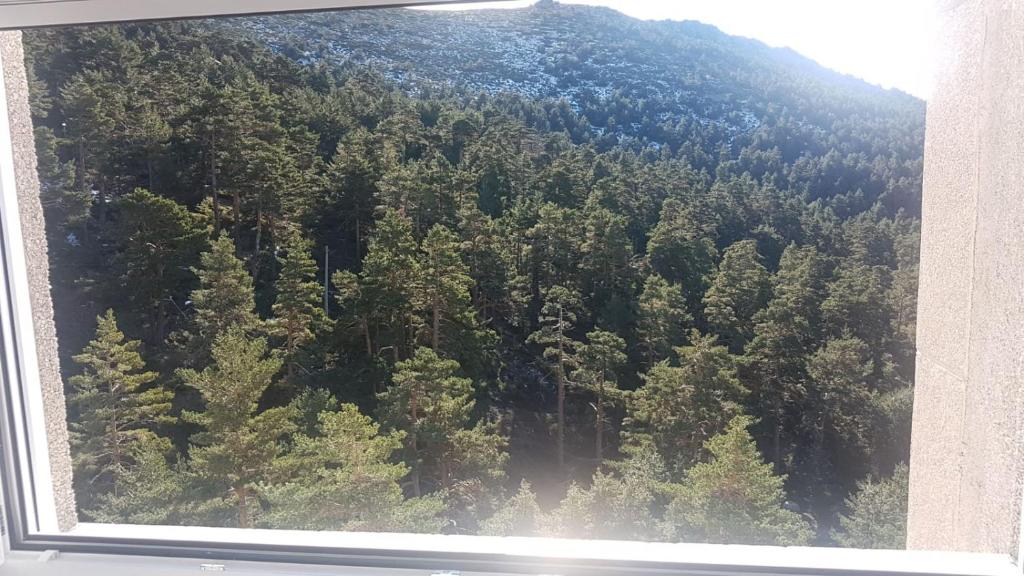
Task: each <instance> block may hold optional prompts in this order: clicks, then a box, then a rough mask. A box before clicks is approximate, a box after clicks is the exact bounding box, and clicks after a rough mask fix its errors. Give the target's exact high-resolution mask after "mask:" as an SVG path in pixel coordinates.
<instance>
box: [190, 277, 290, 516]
mask: <svg viewBox="0 0 1024 576" xmlns="http://www.w3.org/2000/svg"><path fill="white" fill-rule="evenodd" d="M243 272H244V271H243ZM211 356H212V359H213V362H212V364H211V365H210V366H207V367H206V368H205V369H203V370H202V371H201V372H197V371H195V370H191V369H182V370H178V377H179V378H180V379H181V380H182V382H184V383H185V385H187V386H190V387H192V388H195V389H196V390H198V391H199V392H200V394H201V395H202V397H203V400H204V402H205V407H204V408H203V411H201V412H191V411H189V412H185V413H183V414H182V417H183V418H184V420H185V421H186V422H189V423H192V424H196V425H198V426H199V427H200V428H201V431H200V432H197V433H196V434H194V435H193V436H192V439H191V448H190V450H189V457H190V458H191V462H192V468H193V470H194V471H195V473H196V475H197V476H198V477H199V478H201V479H202V480H203V481H205V482H208V483H210V484H212V485H214V486H217V487H220V488H222V489H223V490H225V491H229V492H230V494H231V501H232V503H233V506H234V507H235V509H236V511H237V526H238V527H240V528H250V527H252V526H253V522H254V519H255V518H256V516H257V512H258V502H259V501H258V499H257V485H258V484H259V483H261V482H265V481H267V480H268V478H269V477H270V474H271V472H272V470H273V467H274V465H275V463H276V462H277V460H278V458H279V457H280V456H281V450H282V448H281V444H280V442H281V439H282V438H283V437H285V436H286V435H288V434H289V433H291V432H292V431H293V430H294V429H295V424H294V422H293V417H294V415H295V408H294V407H291V406H286V407H279V408H268V409H265V410H260V409H259V401H260V398H261V397H262V396H263V393H264V392H265V391H266V390H267V388H268V387H270V385H271V383H272V382H273V380H274V376H275V375H276V374H277V373H278V372H279V371H280V369H281V360H280V359H278V358H277V357H276V356H273V355H268V354H267V341H266V340H265V339H263V338H251V337H249V336H248V334H247V333H246V332H245V331H244V330H243V329H242V327H241V326H240V325H235V326H233V327H231V328H229V329H228V330H227V331H225V332H222V333H220V334H219V335H218V336H217V339H216V340H215V341H214V343H213V349H212V350H211Z"/></svg>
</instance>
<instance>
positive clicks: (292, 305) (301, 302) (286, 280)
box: [271, 233, 329, 385]
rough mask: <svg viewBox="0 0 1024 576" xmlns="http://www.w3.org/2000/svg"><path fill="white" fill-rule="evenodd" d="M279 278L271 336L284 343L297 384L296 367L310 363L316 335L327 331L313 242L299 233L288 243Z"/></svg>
mask: <svg viewBox="0 0 1024 576" xmlns="http://www.w3.org/2000/svg"><path fill="white" fill-rule="evenodd" d="M285 246H286V248H285V249H286V252H285V254H284V256H283V257H280V258H279V260H280V261H281V273H280V275H279V276H278V278H277V282H276V283H275V287H276V288H277V299H276V300H275V301H274V305H273V307H272V310H273V313H274V320H273V322H272V325H271V331H272V333H273V334H274V335H275V336H277V337H279V338H282V339H283V340H284V343H283V348H282V350H283V352H284V362H285V370H286V372H287V374H288V379H289V381H290V382H289V384H292V385H294V382H291V380H293V379H294V377H295V374H296V370H297V368H299V367H301V366H302V364H303V362H304V361H306V360H307V358H308V355H309V353H310V352H311V350H310V348H311V346H312V344H313V343H314V341H315V340H316V338H317V335H318V334H320V333H323V332H325V331H326V330H327V329H328V324H329V320H328V318H327V314H326V312H325V311H324V309H323V292H324V289H323V286H321V285H320V283H319V282H317V279H316V277H317V266H316V261H314V260H313V256H312V254H311V253H310V252H311V250H312V246H311V244H310V242H309V241H308V240H306V239H304V238H302V237H301V236H299V235H298V234H297V233H296V234H294V235H293V237H292V238H290V239H289V240H288V241H287V242H286V244H285Z"/></svg>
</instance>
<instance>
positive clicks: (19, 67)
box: [0, 32, 78, 530]
mask: <svg viewBox="0 0 1024 576" xmlns="http://www.w3.org/2000/svg"><path fill="white" fill-rule="evenodd" d="M0 60H2V61H3V75H4V86H6V89H7V106H8V116H9V118H10V125H11V141H12V143H13V148H14V150H13V151H14V167H15V183H16V186H17V191H18V207H19V210H20V212H21V230H22V234H23V236H24V240H25V261H26V262H27V263H28V283H29V289H30V290H31V295H30V298H31V302H32V320H33V324H34V328H35V336H36V348H37V353H38V357H39V371H40V375H39V376H40V381H41V382H42V386H43V402H44V405H45V408H46V438H47V441H48V443H49V445H50V467H51V472H52V475H53V488H54V497H55V499H56V504H57V523H58V527H59V528H60V529H61V530H69V529H71V528H73V527H74V526H75V524H76V523H77V522H78V517H77V514H76V513H75V496H74V492H73V490H72V485H71V453H70V449H69V446H68V428H67V422H66V418H65V416H66V414H67V413H66V412H65V405H64V385H63V383H62V382H61V378H60V366H59V364H58V360H57V332H56V329H55V328H54V324H53V303H52V301H51V299H50V270H49V264H48V262H49V261H48V258H47V248H46V230H45V223H44V222H43V207H42V204H40V201H39V177H38V173H37V172H36V152H35V138H34V136H33V128H32V118H31V115H30V112H29V104H28V83H27V82H26V77H25V65H24V53H23V51H22V46H21V33H20V32H0Z"/></svg>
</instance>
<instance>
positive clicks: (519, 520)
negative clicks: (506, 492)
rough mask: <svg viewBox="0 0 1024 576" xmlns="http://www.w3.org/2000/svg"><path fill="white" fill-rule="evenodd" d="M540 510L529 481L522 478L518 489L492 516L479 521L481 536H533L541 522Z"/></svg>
mask: <svg viewBox="0 0 1024 576" xmlns="http://www.w3.org/2000/svg"><path fill="white" fill-rule="evenodd" d="M542 514H543V513H542V512H541V510H540V506H538V505H537V495H536V494H534V493H533V490H532V489H531V488H530V483H529V482H527V481H526V480H523V481H522V482H521V483H520V484H519V491H517V492H516V493H515V495H513V496H512V497H511V498H509V499H508V500H506V501H505V502H504V503H503V504H502V505H501V506H500V507H498V510H497V511H496V512H495V513H494V515H493V516H491V517H490V518H488V519H487V520H484V521H483V522H481V523H480V534H481V535H483V536H535V535H536V534H537V527H538V525H539V524H540V523H541V522H542Z"/></svg>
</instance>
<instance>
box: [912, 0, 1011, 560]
mask: <svg viewBox="0 0 1024 576" xmlns="http://www.w3.org/2000/svg"><path fill="white" fill-rule="evenodd" d="M936 8H937V9H938V10H939V12H940V21H939V24H940V31H941V33H940V36H939V41H938V51H939V58H938V61H937V68H936V69H937V71H938V75H937V78H936V85H935V90H934V92H933V96H932V99H931V101H930V102H929V103H928V118H927V124H926V137H925V167H924V205H923V220H922V237H921V282H920V292H919V296H918V324H917V376H916V389H915V393H914V422H913V434H912V442H911V457H910V504H909V519H908V520H909V524H908V537H907V545H908V547H909V548H913V549H932V550H959V551H969V552H994V553H1003V554H1011V555H1014V556H1017V555H1018V549H1019V542H1020V517H1021V500H1022V491H1021V485H1022V480H1024V433H1022V432H1024V428H1022V426H1024V0H937V2H936Z"/></svg>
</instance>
